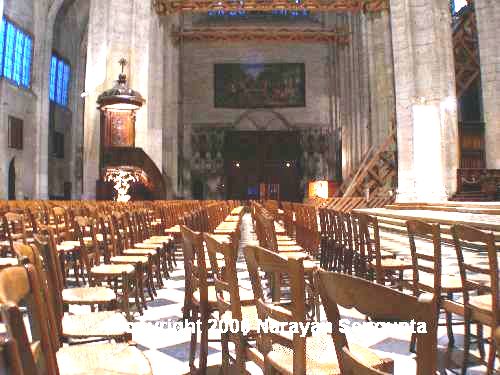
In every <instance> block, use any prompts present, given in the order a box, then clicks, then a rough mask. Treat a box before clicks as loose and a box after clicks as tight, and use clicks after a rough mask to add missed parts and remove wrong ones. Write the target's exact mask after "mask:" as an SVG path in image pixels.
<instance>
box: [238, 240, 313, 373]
mask: <svg viewBox="0 0 500 375" xmlns="http://www.w3.org/2000/svg"><path fill="white" fill-rule="evenodd" d="M244 252H245V259H246V262H247V266H248V272H249V274H250V280H251V282H252V289H253V293H254V296H255V303H256V306H257V314H258V316H259V319H260V320H262V321H265V320H266V319H274V320H276V321H280V322H297V323H298V324H300V323H303V324H305V322H306V319H307V318H306V301H305V299H306V293H305V276H304V264H303V262H304V258H303V257H289V258H285V257H282V256H280V255H278V254H276V253H274V252H272V251H269V250H266V249H264V248H262V247H259V246H247V247H245V249H244ZM260 272H265V273H268V274H274V275H280V276H281V275H283V274H285V275H287V276H288V277H289V279H290V287H291V298H290V299H291V301H292V303H290V304H288V305H281V306H277V304H276V302H273V301H269V300H268V298H266V297H265V296H266V294H267V293H266V294H264V286H263V283H262V280H261V277H260V275H259V273H260ZM284 340H285V341H287V344H288V346H290V347H291V348H293V353H294V355H293V373H294V374H305V373H306V338H305V337H301V335H300V334H298V333H294V334H293V338H292V340H289V339H286V338H284V337H283V336H282V335H277V334H274V333H272V332H269V333H263V334H262V345H263V350H264V351H267V350H270V349H271V345H272V343H273V341H279V342H283V341H284Z"/></svg>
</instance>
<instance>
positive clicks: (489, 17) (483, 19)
mask: <svg viewBox="0 0 500 375" xmlns="http://www.w3.org/2000/svg"><path fill="white" fill-rule="evenodd" d="M475 7H476V17H477V27H478V33H479V52H480V58H481V82H482V88H483V92H482V93H483V110H484V122H485V123H486V125H485V126H486V128H485V133H486V134H485V141H486V167H487V168H489V169H500V146H499V144H500V49H499V45H500V35H499V34H498V30H499V28H500V3H499V2H498V1H497V0H476V1H475Z"/></svg>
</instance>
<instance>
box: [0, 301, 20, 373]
mask: <svg viewBox="0 0 500 375" xmlns="http://www.w3.org/2000/svg"><path fill="white" fill-rule="evenodd" d="M2 310H7V308H2ZM0 313H1V311H0ZM0 375H24V372H23V365H22V362H21V354H20V353H19V348H18V346H17V342H16V340H14V338H12V337H11V336H10V335H9V334H5V335H3V336H2V337H1V338H0Z"/></svg>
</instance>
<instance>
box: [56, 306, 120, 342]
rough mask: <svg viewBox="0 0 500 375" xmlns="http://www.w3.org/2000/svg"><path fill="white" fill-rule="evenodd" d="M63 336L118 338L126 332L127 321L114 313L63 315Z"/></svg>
mask: <svg viewBox="0 0 500 375" xmlns="http://www.w3.org/2000/svg"><path fill="white" fill-rule="evenodd" d="M62 326H63V335H64V336H66V337H73V338H79V337H80V338H81V337H120V336H123V335H124V334H126V333H127V332H128V329H129V326H128V322H127V319H125V317H124V316H123V315H122V314H120V313H117V312H115V311H99V312H93V313H90V314H78V315H69V314H66V315H64V317H63V319H62Z"/></svg>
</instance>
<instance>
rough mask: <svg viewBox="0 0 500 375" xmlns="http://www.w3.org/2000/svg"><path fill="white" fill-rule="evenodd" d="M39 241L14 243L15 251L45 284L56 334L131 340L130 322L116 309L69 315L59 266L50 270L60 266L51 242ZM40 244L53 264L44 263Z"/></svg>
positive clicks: (67, 336) (83, 337)
mask: <svg viewBox="0 0 500 375" xmlns="http://www.w3.org/2000/svg"><path fill="white" fill-rule="evenodd" d="M35 242H36V243H37V244H36V245H25V244H22V243H15V244H14V251H15V252H16V254H17V255H18V256H19V257H20V258H21V259H24V260H25V261H28V262H29V263H30V264H32V265H33V266H34V267H35V270H36V271H37V276H38V280H39V282H40V283H41V286H42V288H45V289H46V294H47V297H48V303H50V304H51V305H52V308H53V313H54V321H55V322H56V328H57V337H60V338H61V339H88V338H103V339H108V340H111V339H115V340H120V341H128V340H131V338H132V336H131V334H130V333H129V332H128V322H127V320H126V319H125V317H124V316H123V315H122V314H120V313H117V312H114V311H99V312H92V313H88V314H78V315H70V314H64V306H63V299H62V294H61V289H60V278H59V277H58V276H59V275H60V273H61V272H60V269H58V270H57V271H58V272H56V273H55V274H52V275H51V274H49V273H48V270H50V269H53V268H54V267H55V268H56V269H57V268H58V263H57V262H56V261H55V259H54V257H53V256H52V255H51V252H50V249H48V247H49V246H48V243H47V242H46V241H44V240H43V239H42V238H41V236H37V237H36V239H35ZM38 247H40V248H42V247H45V249H44V251H43V253H44V254H45V257H43V259H44V263H47V262H52V263H53V265H52V267H44V266H43V264H42V254H41V253H40V251H39V249H38Z"/></svg>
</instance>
